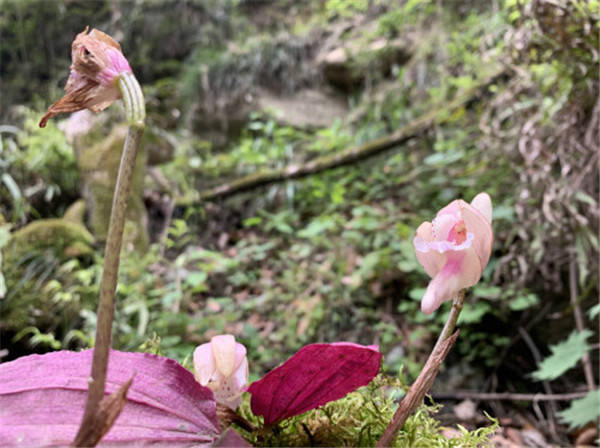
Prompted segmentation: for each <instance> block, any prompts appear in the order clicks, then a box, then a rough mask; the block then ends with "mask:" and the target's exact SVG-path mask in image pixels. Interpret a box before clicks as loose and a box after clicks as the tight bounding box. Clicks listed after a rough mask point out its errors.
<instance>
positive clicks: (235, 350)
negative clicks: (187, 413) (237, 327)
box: [194, 334, 248, 409]
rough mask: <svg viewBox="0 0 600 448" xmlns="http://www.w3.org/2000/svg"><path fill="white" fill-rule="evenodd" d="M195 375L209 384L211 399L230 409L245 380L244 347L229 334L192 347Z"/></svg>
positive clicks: (234, 406)
mask: <svg viewBox="0 0 600 448" xmlns="http://www.w3.org/2000/svg"><path fill="white" fill-rule="evenodd" d="M194 369H195V371H196V379H197V380H198V381H199V382H200V384H202V385H203V386H207V387H209V388H210V389H211V390H212V391H213V393H214V394H215V400H216V401H217V402H218V403H222V404H224V405H226V406H228V407H230V408H231V409H235V408H237V407H238V406H239V404H240V402H241V401H242V399H241V396H242V393H243V392H244V391H245V390H246V385H247V384H248V360H247V359H246V348H245V347H244V346H243V345H242V344H240V343H238V342H235V338H234V337H233V336H232V335H230V334H224V335H220V336H215V337H213V338H212V339H211V340H210V342H209V343H206V344H202V345H199V346H198V347H196V350H194Z"/></svg>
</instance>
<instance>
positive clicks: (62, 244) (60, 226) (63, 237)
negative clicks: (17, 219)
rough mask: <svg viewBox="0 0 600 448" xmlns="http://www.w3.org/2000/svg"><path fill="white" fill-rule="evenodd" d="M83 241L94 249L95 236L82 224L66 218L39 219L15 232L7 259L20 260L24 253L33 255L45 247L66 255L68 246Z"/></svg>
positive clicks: (7, 252) (84, 244) (86, 245)
mask: <svg viewBox="0 0 600 448" xmlns="http://www.w3.org/2000/svg"><path fill="white" fill-rule="evenodd" d="M74 243H81V244H82V245H83V246H85V247H87V248H88V250H89V253H91V251H92V247H91V246H92V244H93V243H94V237H93V236H92V234H91V233H90V232H89V231H88V230H87V229H86V228H85V227H84V226H83V225H82V224H78V223H74V222H71V221H67V220H65V219H39V220H37V221H34V222H32V223H31V224H27V225H26V226H25V227H23V228H21V229H19V230H17V231H16V232H13V234H12V235H11V239H10V242H9V243H8V244H7V246H6V248H5V259H6V261H7V264H8V263H9V260H11V261H13V262H18V258H19V257H20V256H23V255H32V254H35V253H37V252H40V251H42V250H44V249H48V248H52V249H56V252H55V253H56V255H58V256H59V257H62V256H64V251H65V249H66V248H68V247H69V246H71V245H72V244H74Z"/></svg>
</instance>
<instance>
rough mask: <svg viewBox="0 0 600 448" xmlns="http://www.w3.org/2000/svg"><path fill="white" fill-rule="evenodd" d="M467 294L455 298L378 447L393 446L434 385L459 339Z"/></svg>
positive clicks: (460, 294) (463, 292) (461, 293)
mask: <svg viewBox="0 0 600 448" xmlns="http://www.w3.org/2000/svg"><path fill="white" fill-rule="evenodd" d="M465 292H466V290H464V289H462V290H460V291H459V292H458V294H457V295H456V297H455V298H454V300H453V302H452V309H451V310H450V314H449V315H448V319H446V323H445V324H444V328H443V329H442V332H441V333H440V336H439V337H438V340H437V342H436V343H435V346H434V347H433V350H432V351H431V353H430V355H429V357H428V358H427V362H426V363H425V366H423V369H422V370H421V373H419V376H418V377H417V379H416V380H415V382H414V383H413V384H412V386H410V389H409V391H408V393H407V394H406V396H405V397H404V398H403V399H402V401H401V402H400V406H398V409H397V410H396V412H395V413H394V416H393V417H392V420H391V421H390V423H389V425H388V427H387V428H386V429H385V432H384V433H383V435H382V436H381V439H379V441H378V442H377V446H378V447H384V446H390V445H391V444H392V441H393V440H394V437H396V433H397V432H398V430H399V429H400V428H402V426H404V423H405V422H406V420H407V419H408V417H409V416H410V415H411V414H412V413H413V412H414V411H415V409H417V407H418V406H419V405H420V404H421V403H422V402H423V398H424V397H425V394H426V393H427V392H428V391H429V389H430V388H431V386H432V385H433V382H434V380H435V377H436V375H437V372H438V370H439V368H440V366H441V364H442V362H444V359H445V358H446V355H447V354H448V352H449V351H450V349H451V348H452V345H453V344H454V341H455V340H456V338H457V337H458V332H457V333H455V334H453V332H454V328H455V327H456V322H457V321H458V316H459V315H460V312H461V311H462V308H463V302H464V300H465Z"/></svg>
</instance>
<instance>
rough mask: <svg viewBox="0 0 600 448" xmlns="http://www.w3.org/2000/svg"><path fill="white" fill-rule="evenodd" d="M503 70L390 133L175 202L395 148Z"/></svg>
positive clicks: (195, 201)
mask: <svg viewBox="0 0 600 448" xmlns="http://www.w3.org/2000/svg"><path fill="white" fill-rule="evenodd" d="M503 74H504V70H499V71H497V72H495V73H494V74H493V75H491V76H489V77H487V78H485V79H484V80H482V81H481V82H479V83H478V84H476V85H474V86H473V87H471V88H469V89H467V90H466V91H464V92H463V93H461V94H460V95H457V96H456V97H455V98H454V99H453V100H452V101H451V102H450V103H448V104H446V105H444V106H440V107H437V108H433V109H432V110H430V111H429V112H427V113H425V114H423V115H421V116H420V117H418V118H416V119H415V120H413V121H412V122H410V123H409V124H407V125H405V126H404V127H402V128H401V129H400V130H398V131H396V132H394V133H393V134H390V135H387V136H385V137H381V138H379V139H377V140H374V141H372V142H369V143H365V144H364V145H360V146H355V147H352V148H348V149H345V150H343V151H340V152H338V153H336V154H332V155H326V156H322V157H317V158H315V159H313V160H311V161H309V162H306V163H304V164H292V165H288V166H286V167H283V168H281V169H266V170H262V171H259V172H257V173H254V174H251V175H248V176H245V177H241V178H239V179H235V180H233V181H231V182H226V183H223V184H221V185H219V186H218V187H214V188H209V189H206V190H202V191H200V192H199V193H198V194H197V195H196V196H195V197H193V198H191V199H189V198H188V199H182V200H179V201H177V205H180V206H185V205H194V204H198V203H202V202H205V201H211V200H214V199H218V198H224V197H228V196H232V195H234V194H237V193H241V192H244V191H249V190H253V189H255V188H258V187H262V186H265V185H269V184H272V183H275V182H281V181H285V180H291V179H299V178H302V177H306V176H310V175H313V174H317V173H321V172H323V171H327V170H330V169H333V168H338V167H341V166H345V165H350V164H353V163H355V162H358V161H360V160H364V159H366V158H369V157H373V156H375V155H377V154H381V153H382V152H384V151H386V150H388V149H391V148H394V147H396V146H398V145H401V144H404V143H406V142H408V141H409V140H412V139H414V138H416V137H418V136H419V135H421V134H422V133H423V132H424V131H426V130H427V129H429V128H431V127H432V126H434V125H435V124H440V123H443V122H445V121H446V120H447V119H448V117H450V116H451V114H452V112H453V111H454V110H456V109H458V108H459V107H461V106H464V105H465V104H467V103H469V102H470V101H472V100H473V99H475V97H476V96H477V95H478V94H480V93H482V92H483V91H484V90H485V89H486V88H487V87H488V86H489V85H490V84H492V83H493V82H495V81H496V80H497V79H498V78H499V77H500V76H502V75H503Z"/></svg>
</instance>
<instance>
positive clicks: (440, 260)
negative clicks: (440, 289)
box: [413, 222, 446, 277]
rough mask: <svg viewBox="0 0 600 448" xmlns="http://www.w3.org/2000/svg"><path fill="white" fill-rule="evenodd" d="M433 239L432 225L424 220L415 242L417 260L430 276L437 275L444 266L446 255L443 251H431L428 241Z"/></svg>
mask: <svg viewBox="0 0 600 448" xmlns="http://www.w3.org/2000/svg"><path fill="white" fill-rule="evenodd" d="M431 241H433V231H432V225H431V223H430V222H424V223H423V224H421V225H420V226H419V228H418V229H417V235H416V236H415V238H414V240H413V244H414V245H415V248H416V250H415V253H416V255H417V260H419V263H420V264H421V266H423V269H425V272H427V274H429V276H430V277H435V276H436V275H437V273H438V272H440V271H441V270H442V268H443V267H444V264H445V263H446V256H445V255H443V254H442V253H441V252H437V251H430V250H429V245H428V243H429V242H431Z"/></svg>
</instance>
